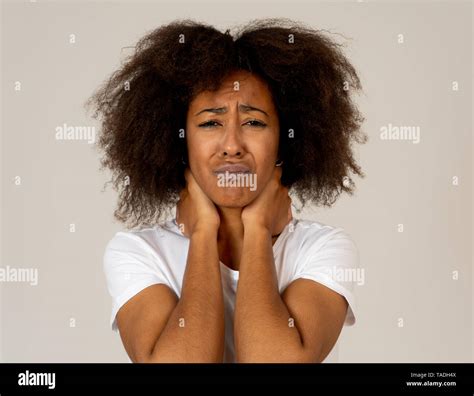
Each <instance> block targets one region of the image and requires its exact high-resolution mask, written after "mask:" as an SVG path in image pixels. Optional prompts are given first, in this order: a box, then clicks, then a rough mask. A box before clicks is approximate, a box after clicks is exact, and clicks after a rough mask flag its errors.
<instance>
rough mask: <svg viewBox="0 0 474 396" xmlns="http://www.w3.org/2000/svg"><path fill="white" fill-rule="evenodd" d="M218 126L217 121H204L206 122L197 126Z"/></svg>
mask: <svg viewBox="0 0 474 396" xmlns="http://www.w3.org/2000/svg"><path fill="white" fill-rule="evenodd" d="M217 125H219V123H218V122H217V121H206V122H203V123H202V124H199V127H200V128H212V127H214V126H217Z"/></svg>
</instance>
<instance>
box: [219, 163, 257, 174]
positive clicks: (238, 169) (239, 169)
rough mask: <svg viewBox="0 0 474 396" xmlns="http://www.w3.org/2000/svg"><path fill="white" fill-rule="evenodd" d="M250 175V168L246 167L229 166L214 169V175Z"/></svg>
mask: <svg viewBox="0 0 474 396" xmlns="http://www.w3.org/2000/svg"><path fill="white" fill-rule="evenodd" d="M226 172H228V173H250V168H249V167H248V166H246V165H239V164H227V165H222V166H220V167H218V168H216V169H214V173H216V174H217V173H226Z"/></svg>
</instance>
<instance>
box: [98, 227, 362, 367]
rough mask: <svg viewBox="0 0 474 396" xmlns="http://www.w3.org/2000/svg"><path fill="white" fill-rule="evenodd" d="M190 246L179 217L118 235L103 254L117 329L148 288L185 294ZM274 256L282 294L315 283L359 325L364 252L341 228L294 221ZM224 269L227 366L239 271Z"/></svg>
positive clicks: (347, 321) (231, 350) (350, 321)
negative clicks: (357, 287)
mask: <svg viewBox="0 0 474 396" xmlns="http://www.w3.org/2000/svg"><path fill="white" fill-rule="evenodd" d="M188 247H189V238H187V237H185V236H184V235H183V234H182V233H181V231H180V229H179V227H178V225H177V224H176V220H175V219H173V220H168V221H166V222H164V223H162V224H159V225H156V226H154V227H150V228H144V229H141V230H132V231H119V232H117V233H116V234H115V236H114V237H113V238H112V239H111V241H110V242H109V243H108V245H107V247H106V250H105V254H104V272H105V276H106V279H107V286H108V289H109V292H110V294H111V296H112V316H111V326H112V329H113V330H117V324H116V320H115V316H116V314H117V312H118V310H119V309H120V307H121V306H122V305H124V304H125V303H126V302H127V301H128V300H129V299H131V298H132V297H133V296H135V295H136V294H138V293H139V292H140V291H142V290H143V289H145V288H146V287H148V286H151V285H154V284H165V285H167V286H168V287H170V288H171V289H172V290H173V291H174V292H175V293H176V295H177V296H178V297H179V296H180V295H181V286H182V281H183V275H184V270H185V266H186V259H187V254H188ZM273 255H274V261H275V268H276V273H277V277H278V287H279V291H280V293H282V292H283V291H284V290H285V288H286V287H287V286H288V285H289V284H290V283H291V282H293V281H294V280H296V279H298V278H305V279H311V280H313V281H315V282H318V283H321V284H323V285H324V286H327V287H328V288H330V289H332V290H334V291H336V292H337V293H339V294H341V295H342V296H344V297H345V299H346V300H347V302H348V304H349V307H348V310H347V314H346V318H345V322H344V325H346V326H348V325H353V324H354V323H355V312H356V307H355V300H354V284H355V282H354V279H355V278H354V271H356V270H357V268H358V265H359V254H358V250H357V247H356V245H355V243H354V242H353V240H352V239H351V237H350V236H349V235H348V234H347V233H346V232H345V231H344V230H343V229H342V228H334V227H331V226H328V225H324V224H322V223H319V222H315V221H308V220H298V219H293V220H292V221H290V222H289V223H288V224H287V225H286V227H285V228H284V230H283V231H282V233H281V234H280V236H279V237H278V239H277V240H276V242H275V243H274V245H273ZM220 268H221V277H222V285H223V293H224V300H225V352H224V362H235V354H234V343H233V311H234V302H235V294H236V290H237V283H238V279H239V271H235V270H232V269H230V268H229V267H227V266H226V265H225V264H223V263H222V262H220ZM203 286H204V285H203ZM204 287H205V286H204ZM337 354H338V348H337V343H336V346H335V347H334V348H333V349H332V351H331V352H330V353H329V355H328V356H327V357H326V359H325V360H324V362H336V361H337Z"/></svg>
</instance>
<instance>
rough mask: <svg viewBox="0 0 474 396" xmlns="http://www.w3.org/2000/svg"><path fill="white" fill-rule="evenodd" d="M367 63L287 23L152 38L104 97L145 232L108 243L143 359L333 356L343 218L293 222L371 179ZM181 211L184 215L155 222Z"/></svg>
mask: <svg viewBox="0 0 474 396" xmlns="http://www.w3.org/2000/svg"><path fill="white" fill-rule="evenodd" d="M357 89H360V82H359V79H358V77H357V74H356V72H355V70H354V68H353V67H352V65H351V64H350V63H349V62H348V60H347V59H346V58H345V57H344V55H343V54H342V52H341V51H340V49H339V48H338V45H337V44H335V43H334V42H332V41H331V40H330V39H328V38H327V37H325V36H324V35H323V34H321V33H320V32H318V31H315V30H312V29H310V28H307V27H304V26H302V25H300V24H296V23H293V22H291V21H287V20H263V21H254V22H252V23H250V24H248V25H247V26H244V27H243V28H242V29H240V31H238V32H236V33H235V34H234V36H232V35H231V34H230V31H229V30H228V31H226V32H225V33H222V32H220V31H218V30H217V29H215V28H213V27H211V26H208V25H205V24H200V23H196V22H192V21H177V22H174V23H171V24H169V25H166V26H162V27H160V28H158V29H156V30H155V31H153V32H151V33H150V34H148V35H147V36H146V37H144V38H143V39H142V40H140V42H139V43H138V44H137V47H136V50H135V52H134V54H133V55H131V56H130V58H129V59H128V60H127V61H126V62H125V63H124V65H123V67H122V68H121V69H120V70H118V71H117V72H116V73H114V74H113V75H112V77H111V78H110V79H109V80H108V81H107V82H106V83H105V84H104V86H103V87H101V89H100V90H99V91H98V92H96V93H95V95H94V97H93V98H92V103H93V105H94V106H95V108H96V111H97V112H96V116H97V115H98V114H100V115H101V118H102V134H101V137H100V140H99V145H100V147H101V148H102V149H103V150H104V152H105V156H104V158H103V165H104V166H105V167H108V168H109V169H111V170H112V171H113V175H114V180H113V181H114V185H115V186H116V188H117V189H118V190H119V191H120V200H119V207H118V208H117V210H116V212H115V215H116V217H117V218H118V219H119V220H121V221H123V222H125V223H127V224H128V225H130V226H132V227H138V228H137V229H134V230H129V231H122V232H118V233H117V234H116V235H115V236H114V238H112V240H111V241H110V242H109V244H108V246H107V248H106V252H105V256H104V269H105V274H106V278H107V282H108V287H109V291H110V293H111V295H112V297H113V309H112V326H113V328H114V329H119V331H120V335H121V338H122V341H123V344H124V347H125V349H126V351H127V353H128V355H129V356H130V358H131V360H132V361H134V362H322V361H324V360H325V358H326V357H327V355H328V354H329V352H330V351H331V349H332V348H333V346H334V344H335V342H336V340H337V338H338V336H339V334H340V331H341V329H342V326H343V324H344V323H345V324H348V325H350V324H353V323H354V321H355V317H354V298H353V291H352V285H351V282H350V281H348V280H346V279H344V278H342V279H341V277H337V279H336V277H335V276H333V275H334V274H335V271H337V270H339V271H340V270H351V269H353V268H355V267H357V261H358V254H357V248H356V246H355V244H354V242H353V241H352V240H351V238H350V237H349V235H348V234H347V233H345V232H344V230H342V229H341V228H334V227H330V226H327V225H323V224H321V223H318V222H314V221H307V220H297V219H294V218H293V216H292V212H291V199H290V197H289V190H290V189H291V190H292V193H294V194H295V196H296V197H298V198H299V200H300V201H301V202H302V203H303V205H304V204H305V203H306V202H308V201H309V202H312V203H315V204H322V205H326V206H330V205H331V204H332V203H333V202H335V200H336V198H337V197H338V196H339V195H340V193H341V192H343V191H345V192H348V193H350V194H352V192H353V182H352V179H351V178H350V177H349V173H351V172H352V173H354V174H356V175H359V176H363V173H362V171H361V169H360V167H359V166H358V165H357V163H356V162H355V160H354V158H353V153H352V151H351V144H352V142H353V141H356V142H359V143H362V142H363V141H364V136H363V135H362V134H361V132H360V124H361V122H362V120H363V119H362V117H361V116H360V113H359V112H358V110H357V108H356V106H355V105H354V104H353V102H352V100H351V97H350V95H349V94H350V91H351V90H357ZM174 207H175V208H176V217H175V218H171V219H168V220H167V221H164V222H159V219H160V218H161V217H162V216H163V214H164V213H169V212H170V209H172V208H174Z"/></svg>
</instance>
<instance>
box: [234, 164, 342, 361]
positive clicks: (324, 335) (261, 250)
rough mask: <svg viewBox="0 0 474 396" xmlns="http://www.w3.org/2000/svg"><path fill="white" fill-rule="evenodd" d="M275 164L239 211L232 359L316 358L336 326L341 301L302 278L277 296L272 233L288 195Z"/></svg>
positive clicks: (287, 212) (282, 219) (285, 216)
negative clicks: (269, 176) (270, 175)
mask: <svg viewBox="0 0 474 396" xmlns="http://www.w3.org/2000/svg"><path fill="white" fill-rule="evenodd" d="M280 178H281V169H280V168H275V171H274V177H273V178H272V179H271V180H270V181H269V182H268V184H267V185H266V186H265V188H264V190H263V191H262V193H261V194H260V195H259V196H258V197H257V198H256V199H255V200H254V201H253V202H252V203H251V204H250V205H248V206H247V207H245V208H244V210H243V211H242V222H243V225H244V240H243V248H242V257H241V261H240V268H239V270H240V275H239V283H238V286H237V297H236V304H235V313H234V337H235V348H236V356H237V360H238V361H241V362H319V361H322V360H323V359H324V358H325V357H326V355H327V354H328V353H329V352H330V350H331V349H332V347H333V345H334V343H335V342H336V340H337V338H338V336H339V333H340V331H341V329H342V325H343V322H344V317H345V314H346V310H347V302H346V300H345V299H344V297H342V296H341V295H339V294H338V293H336V292H334V291H332V290H330V289H329V288H327V287H325V286H323V285H321V284H318V283H316V282H314V281H311V280H307V279H297V280H295V281H294V282H292V283H291V284H290V285H289V286H288V287H287V288H286V290H285V291H284V293H283V295H282V296H280V293H279V288H278V280H277V275H276V270H275V263H274V258H273V248H272V239H271V236H272V234H276V233H279V232H281V231H282V229H283V228H284V227H285V226H286V225H287V224H288V222H289V221H290V220H291V206H290V205H291V200H290V198H289V196H288V190H287V189H286V188H285V187H283V186H282V185H281V183H280Z"/></svg>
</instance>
